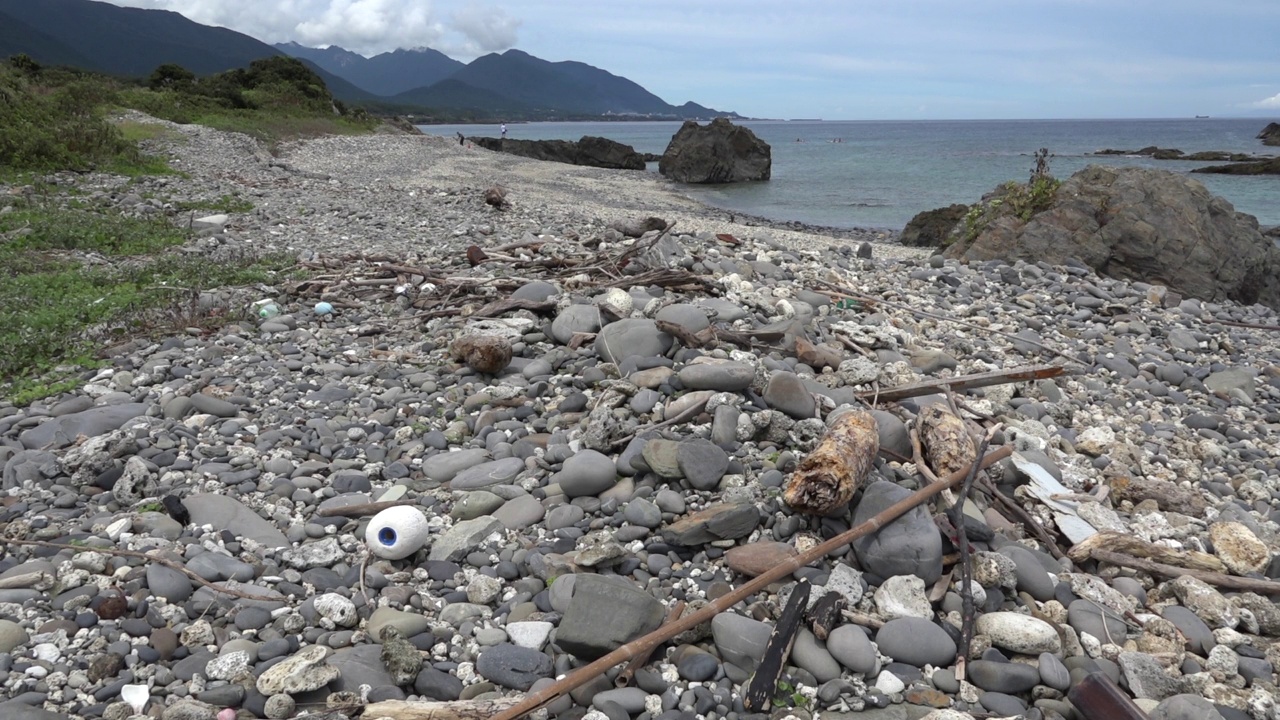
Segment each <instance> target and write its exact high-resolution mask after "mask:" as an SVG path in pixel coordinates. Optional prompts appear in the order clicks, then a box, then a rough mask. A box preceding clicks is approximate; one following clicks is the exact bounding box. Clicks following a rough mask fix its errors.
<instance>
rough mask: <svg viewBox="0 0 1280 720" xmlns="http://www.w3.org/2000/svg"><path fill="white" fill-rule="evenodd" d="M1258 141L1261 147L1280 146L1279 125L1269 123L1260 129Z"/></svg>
mask: <svg viewBox="0 0 1280 720" xmlns="http://www.w3.org/2000/svg"><path fill="white" fill-rule="evenodd" d="M1258 139H1259V140H1261V141H1262V144H1263V145H1280V123H1271V124H1270V125H1267V126H1266V127H1264V128H1262V132H1260V133H1258Z"/></svg>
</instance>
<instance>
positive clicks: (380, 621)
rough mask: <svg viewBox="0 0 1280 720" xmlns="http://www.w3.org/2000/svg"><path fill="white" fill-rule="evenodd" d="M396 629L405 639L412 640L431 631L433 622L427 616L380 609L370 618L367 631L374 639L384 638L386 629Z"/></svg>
mask: <svg viewBox="0 0 1280 720" xmlns="http://www.w3.org/2000/svg"><path fill="white" fill-rule="evenodd" d="M388 627H394V628H395V629H396V630H397V631H399V633H400V634H401V635H402V636H403V637H407V638H411V637H413V636H414V635H418V634H420V633H424V632H426V631H427V630H430V629H431V620H430V618H428V617H426V616H425V615H421V614H418V613H411V612H405V611H404V610H396V609H394V608H389V607H380V608H378V609H377V610H374V611H373V615H371V616H369V622H368V623H367V624H366V625H365V630H366V631H367V632H368V633H369V636H370V637H372V638H380V637H382V631H383V629H385V628H388Z"/></svg>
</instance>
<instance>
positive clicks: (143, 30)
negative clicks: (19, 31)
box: [0, 0, 374, 102]
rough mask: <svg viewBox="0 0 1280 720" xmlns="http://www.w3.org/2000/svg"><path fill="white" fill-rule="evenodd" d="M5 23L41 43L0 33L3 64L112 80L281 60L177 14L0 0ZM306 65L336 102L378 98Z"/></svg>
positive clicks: (80, 1) (55, 0)
mask: <svg viewBox="0 0 1280 720" xmlns="http://www.w3.org/2000/svg"><path fill="white" fill-rule="evenodd" d="M6 16H7V17H6ZM7 19H11V20H12V21H13V23H14V24H15V25H16V24H21V25H23V26H26V27H29V28H31V29H32V30H33V31H35V32H36V33H38V36H35V37H26V38H22V37H19V38H14V37H12V33H11V32H6V31H0V57H8V56H10V55H16V54H18V53H26V54H27V55H30V56H31V57H32V58H33V59H34V60H36V61H37V62H41V63H45V64H48V65H71V66H73V67H81V68H84V69H86V70H94V71H97V72H101V73H106V74H108V75H119V76H125V77H146V76H148V75H150V74H151V72H152V71H153V70H155V69H156V68H157V67H159V66H160V65H163V64H165V63H177V64H178V65H181V66H183V67H185V68H186V69H188V70H190V71H191V72H193V73H195V74H197V75H212V74H214V73H218V72H223V71H225V70H230V69H232V68H238V67H246V66H248V64H249V63H251V62H253V61H254V60H260V59H262V58H266V57H274V56H278V55H283V54H284V53H282V52H281V51H279V50H277V49H275V48H273V47H271V46H270V45H268V44H266V43H264V42H260V41H258V40H255V39H253V38H251V37H249V36H248V35H244V34H242V33H238V32H236V31H234V30H228V29H226V28H217V27H209V26H208V25H201V24H199V23H197V22H194V21H192V20H188V19H187V18H186V17H184V16H182V15H180V14H178V13H176V12H170V11H168V10H143V9H140V8H126V7H120V6H117V5H112V4H110V3H105V2H94V1H93V0H0V26H7V25H10V23H8V22H6V20H7ZM77 58H79V59H77ZM304 62H305V61H304ZM309 64H310V65H312V69H313V70H316V71H317V74H319V75H320V77H321V78H323V79H324V81H325V84H326V85H328V86H329V91H330V92H331V93H333V96H334V97H336V98H338V99H340V100H344V101H348V102H361V101H368V100H372V99H373V98H374V95H373V94H372V93H369V92H366V91H365V90H362V89H360V88H358V87H356V86H355V85H354V84H352V83H350V82H348V81H346V80H343V79H342V78H341V77H338V76H337V75H334V74H332V73H330V72H327V71H325V70H323V69H322V68H319V67H316V66H315V65H314V63H309Z"/></svg>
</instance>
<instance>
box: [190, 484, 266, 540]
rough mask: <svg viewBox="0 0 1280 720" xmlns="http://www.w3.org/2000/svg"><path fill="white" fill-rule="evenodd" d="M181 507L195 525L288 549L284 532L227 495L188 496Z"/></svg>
mask: <svg viewBox="0 0 1280 720" xmlns="http://www.w3.org/2000/svg"><path fill="white" fill-rule="evenodd" d="M182 505H183V507H185V508H186V509H187V512H189V513H191V522H192V524H194V525H212V526H213V527H214V528H217V529H218V530H227V531H229V532H231V534H233V535H235V536H236V537H239V538H249V539H250V540H253V541H254V542H256V543H258V544H259V545H264V546H266V547H271V548H287V547H289V546H290V543H289V539H288V538H286V537H285V536H284V533H282V532H280V530H279V529H278V528H277V527H276V526H275V524H274V523H271V522H269V521H267V520H265V519H263V518H262V516H260V515H258V513H256V512H254V511H253V510H252V509H250V508H249V506H247V505H245V504H244V503H242V502H240V501H239V500H236V499H235V498H233V497H228V496H226V495H214V494H203V495H190V496H188V497H186V498H184V499H183V501H182Z"/></svg>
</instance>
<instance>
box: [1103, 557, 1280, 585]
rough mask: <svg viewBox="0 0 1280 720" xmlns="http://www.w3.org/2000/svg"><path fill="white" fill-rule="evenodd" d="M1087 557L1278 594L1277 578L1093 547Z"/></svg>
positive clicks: (1164, 574) (1150, 571)
mask: <svg viewBox="0 0 1280 720" xmlns="http://www.w3.org/2000/svg"><path fill="white" fill-rule="evenodd" d="M1089 557H1091V558H1093V559H1094V560H1097V561H1099V562H1105V563H1111V564H1112V565H1119V566H1120V567H1127V568H1133V569H1134V570H1142V571H1143V572H1149V573H1151V574H1152V575H1162V576H1164V577H1171V578H1176V577H1181V576H1183V575H1190V576H1191V577H1193V578H1195V579H1197V580H1201V581H1204V582H1206V583H1208V584H1210V585H1213V586H1215V587H1220V588H1226V589H1228V590H1241V591H1243V592H1255V593H1258V594H1259V595H1280V581H1278V580H1255V579H1254V578H1246V577H1236V576H1235V575H1227V574H1225V573H1219V572H1209V571H1208V570H1192V569H1191V568H1184V567H1177V566H1175V565H1166V564H1164V563H1159V562H1156V561H1154V560H1147V559H1146V558H1138V557H1134V556H1132V555H1125V554H1124V553H1118V552H1112V551H1110V550H1102V549H1100V548H1094V549H1093V550H1091V551H1090V552H1089Z"/></svg>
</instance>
